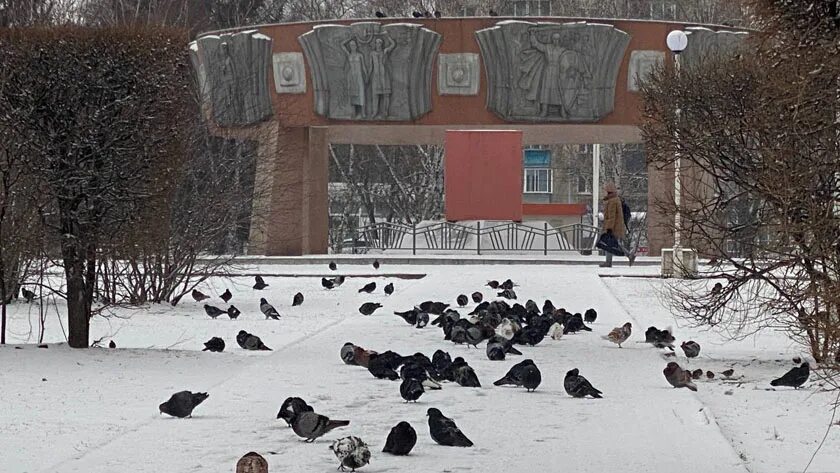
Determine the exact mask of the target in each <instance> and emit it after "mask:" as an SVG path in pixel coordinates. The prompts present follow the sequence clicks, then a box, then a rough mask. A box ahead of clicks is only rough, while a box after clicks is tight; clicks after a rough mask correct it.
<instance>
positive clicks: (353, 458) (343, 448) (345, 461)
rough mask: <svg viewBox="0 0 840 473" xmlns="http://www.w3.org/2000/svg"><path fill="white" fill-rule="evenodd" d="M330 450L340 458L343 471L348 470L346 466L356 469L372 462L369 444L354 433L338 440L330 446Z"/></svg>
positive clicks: (340, 467)
mask: <svg viewBox="0 0 840 473" xmlns="http://www.w3.org/2000/svg"><path fill="white" fill-rule="evenodd" d="M330 450H332V451H333V453H334V454H335V457H336V458H338V461H339V462H340V464H339V466H338V468H339V469H340V470H341V471H346V470H345V468H350V470H351V471H356V468H361V467H363V466H365V465H367V464H368V463H370V449H369V448H368V446H367V444H366V443H364V442H363V441H362V439H360V438H359V437H356V436H353V435H351V436H349V437H344V438H340V439H338V440H336V441H335V442H333V444H332V445H331V446H330Z"/></svg>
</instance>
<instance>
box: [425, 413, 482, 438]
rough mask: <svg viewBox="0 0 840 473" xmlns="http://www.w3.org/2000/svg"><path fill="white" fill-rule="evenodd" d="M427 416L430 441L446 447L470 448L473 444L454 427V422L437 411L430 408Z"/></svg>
mask: <svg viewBox="0 0 840 473" xmlns="http://www.w3.org/2000/svg"><path fill="white" fill-rule="evenodd" d="M426 415H427V416H429V434H430V435H431V436H432V440H434V441H435V442H437V443H438V444H440V445H444V446H447V447H472V446H473V443H472V441H470V439H468V438H467V436H466V435H464V433H463V432H461V429H459V428H458V426H457V425H455V421H453V420H452V419H450V418H448V417H446V416H444V415H443V414H442V413H441V412H440V411H439V410H438V409H436V408H434V407H432V408H430V409H429V410H428V411H427V413H426Z"/></svg>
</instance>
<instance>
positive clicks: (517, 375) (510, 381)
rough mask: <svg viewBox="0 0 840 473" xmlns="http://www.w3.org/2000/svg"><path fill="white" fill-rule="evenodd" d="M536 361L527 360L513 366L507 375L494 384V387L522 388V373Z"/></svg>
mask: <svg viewBox="0 0 840 473" xmlns="http://www.w3.org/2000/svg"><path fill="white" fill-rule="evenodd" d="M533 365H534V360H531V359H527V360H522V361H520V362H519V363H517V364H515V365H513V366H511V367H510V369H509V370H508V372H507V374H505V375H504V376H503V377H502V378H500V379H499V380H498V381H496V382H494V383H493V385H495V386H504V385H513V386H522V373H523V372H524V370H525V367H527V366H533Z"/></svg>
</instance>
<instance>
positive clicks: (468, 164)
mask: <svg viewBox="0 0 840 473" xmlns="http://www.w3.org/2000/svg"><path fill="white" fill-rule="evenodd" d="M444 187H445V190H446V198H445V203H444V206H445V211H446V220H449V221H458V220H513V221H515V222H521V221H522V132H521V131H516V130H475V131H472V130H458V131H447V132H446V140H445V154H444Z"/></svg>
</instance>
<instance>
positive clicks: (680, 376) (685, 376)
mask: <svg viewBox="0 0 840 473" xmlns="http://www.w3.org/2000/svg"><path fill="white" fill-rule="evenodd" d="M662 374H664V375H665V379H666V380H667V381H668V384H670V385H671V386H673V387H675V388H688V389H690V390H692V391H697V386H695V385H694V383H693V382H692V381H691V373H689V372H688V371H686V370H684V369H682V368H681V367H680V365H678V364H677V363H676V362H674V361H671V362H669V363H668V366H666V367H665V369H664V370H662Z"/></svg>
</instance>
